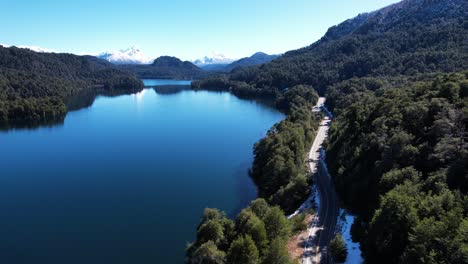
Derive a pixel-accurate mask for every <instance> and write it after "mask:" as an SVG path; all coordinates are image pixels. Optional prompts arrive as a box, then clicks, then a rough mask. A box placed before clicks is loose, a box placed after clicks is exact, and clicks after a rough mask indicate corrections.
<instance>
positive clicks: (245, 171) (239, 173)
mask: <svg viewBox="0 0 468 264" xmlns="http://www.w3.org/2000/svg"><path fill="white" fill-rule="evenodd" d="M251 165H252V162H251V161H244V162H242V163H241V164H240V165H239V166H238V167H237V169H236V171H235V172H234V177H235V179H236V185H237V186H236V189H237V192H238V195H237V197H239V201H238V204H237V205H236V207H235V209H234V210H233V211H231V212H227V214H228V216H229V217H230V218H234V217H235V216H236V215H237V214H238V213H239V212H240V211H241V210H242V209H243V208H245V207H247V206H248V205H249V204H250V202H251V201H252V200H255V199H256V198H257V188H256V185H255V184H254V183H253V181H252V178H251V177H250V176H249V168H250V166H251Z"/></svg>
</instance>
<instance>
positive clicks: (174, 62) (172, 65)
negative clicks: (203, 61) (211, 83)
mask: <svg viewBox="0 0 468 264" xmlns="http://www.w3.org/2000/svg"><path fill="white" fill-rule="evenodd" d="M119 68H120V69H122V70H126V71H130V72H133V73H135V74H136V75H137V76H138V77H140V78H143V79H144V78H148V79H150V78H156V79H190V80H191V79H198V78H201V77H204V76H205V75H206V73H205V72H204V71H203V70H202V69H200V68H199V67H197V66H196V65H194V64H193V63H191V62H189V61H181V60H180V59H178V58H176V57H170V56H161V57H159V58H157V59H156V60H154V62H153V63H152V64H125V65H119Z"/></svg>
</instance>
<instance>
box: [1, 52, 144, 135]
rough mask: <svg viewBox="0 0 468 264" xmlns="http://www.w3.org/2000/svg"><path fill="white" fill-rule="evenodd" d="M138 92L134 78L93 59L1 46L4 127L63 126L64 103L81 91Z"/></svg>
mask: <svg viewBox="0 0 468 264" xmlns="http://www.w3.org/2000/svg"><path fill="white" fill-rule="evenodd" d="M142 87H143V84H142V83H141V81H139V80H138V79H137V78H136V77H135V76H134V75H132V74H129V73H127V72H124V71H121V70H118V69H116V68H115V67H114V66H113V65H112V64H110V63H108V62H106V61H104V60H100V59H97V58H95V57H91V56H76V55H71V54H55V53H37V52H33V51H31V50H28V49H20V48H16V47H11V48H4V47H1V46H0V124H1V125H2V126H15V125H18V124H22V125H33V124H36V123H44V122H52V121H60V120H63V118H64V117H65V115H66V113H67V105H66V101H67V98H69V97H71V96H73V95H76V94H78V93H80V92H83V91H90V90H93V91H96V92H98V91H100V92H105V93H123V92H134V91H138V90H140V89H142Z"/></svg>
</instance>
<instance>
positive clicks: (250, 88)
mask: <svg viewBox="0 0 468 264" xmlns="http://www.w3.org/2000/svg"><path fill="white" fill-rule="evenodd" d="M467 18H468V1H466V0H405V1H402V2H400V3H397V4H394V5H391V6H389V7H386V8H384V9H381V10H378V11H375V12H372V13H368V14H362V15H359V16H358V17H356V18H354V19H350V20H348V21H345V22H343V23H342V24H340V25H338V26H334V27H332V28H330V29H329V30H328V32H327V34H326V35H325V36H324V37H323V38H322V39H320V40H319V41H318V42H316V43H314V44H312V45H310V46H308V47H306V48H303V49H299V50H295V51H291V52H288V53H286V54H285V55H283V56H281V57H280V58H278V59H276V60H274V61H272V62H270V63H267V64H264V65H262V66H260V67H251V68H246V69H240V70H237V71H235V72H233V73H231V74H223V75H219V76H216V77H214V76H213V77H210V78H208V79H205V80H201V81H199V82H195V83H194V84H193V86H194V88H197V89H201V88H207V89H224V90H229V91H231V92H233V93H235V94H238V95H245V96H273V97H277V98H278V97H282V96H284V94H286V93H287V91H288V90H289V89H290V87H293V86H295V85H299V84H305V85H311V86H312V87H314V89H315V90H316V91H318V92H319V93H321V94H325V95H326V96H327V105H328V107H329V108H330V109H331V110H332V111H333V112H334V115H335V116H336V118H335V119H334V121H333V122H332V124H333V125H332V128H331V131H330V138H329V140H328V142H327V163H328V164H329V167H330V172H331V175H332V177H333V179H334V182H335V184H336V188H337V191H338V193H339V196H340V198H341V200H342V203H343V205H344V206H345V207H347V208H349V209H351V210H353V211H354V212H355V213H357V214H358V220H357V221H356V222H355V224H354V225H353V227H352V235H353V239H354V240H356V241H360V242H361V248H362V250H363V254H364V256H365V260H366V262H368V263H467V262H468V239H467V237H468V218H467V215H468V206H467V204H468V198H467V195H466V194H467V191H468V173H467V172H468V164H467V163H468V162H467V160H468V157H467V154H468V144H467V143H466V139H467V129H468V118H467V115H468V108H467V104H468V99H467V96H468V80H467V72H466V70H468V19H467ZM305 120H307V118H305ZM277 128H278V127H275V128H274V129H273V130H274V131H276V132H277V133H278V131H277ZM279 134H281V133H280V132H279ZM279 134H277V135H279ZM296 135H297V134H294V133H293V134H290V135H288V136H286V137H285V138H289V139H291V138H295V137H296ZM273 138H274V137H273V136H272V135H271V134H269V135H268V136H267V137H266V138H265V139H263V140H261V141H260V142H259V143H258V144H257V145H256V147H255V153H256V156H255V160H254V167H253V174H252V175H253V178H254V179H255V181H256V183H257V184H258V188H259V194H260V196H262V197H265V198H267V199H268V201H269V202H271V203H273V204H278V205H280V206H281V207H282V208H283V209H286V210H289V209H290V208H291V207H290V206H291V205H292V204H294V203H293V202H291V198H292V199H293V200H294V199H295V196H294V195H291V194H287V195H285V194H286V193H287V192H286V191H285V190H288V189H289V188H288V187H285V186H292V185H297V184H296V183H297V182H298V180H299V179H301V178H300V177H294V175H297V173H296V171H294V170H293V169H289V170H285V168H287V167H288V166H289V165H287V164H292V163H293V160H294V159H295V158H297V157H298V156H297V155H296V154H297V153H300V151H297V149H296V151H291V152H289V153H288V151H286V149H283V151H279V152H276V153H288V154H287V157H288V159H289V160H287V159H285V157H283V156H281V155H278V157H276V158H274V159H272V160H271V161H266V159H265V158H264V157H263V156H262V155H259V154H258V153H259V152H263V151H262V150H267V151H265V152H270V153H272V152H273V153H275V151H276V150H277V149H273V150H272V149H269V148H268V147H269V146H278V144H276V143H275V142H282V143H283V142H287V140H284V139H283V140H281V141H274V140H273ZM297 142H301V144H305V145H302V146H303V148H306V147H308V146H309V145H307V144H309V141H307V140H305V141H296V142H295V143H297ZM287 145H288V146H295V147H297V146H296V145H294V144H292V143H289V144H287ZM280 149H281V148H280ZM290 150H292V149H290ZM272 155H273V154H272ZM275 164H276V165H277V166H274V165H275ZM281 164H283V165H281ZM285 164H286V165H285ZM290 168H294V166H290ZM279 175H282V177H279ZM298 186H302V185H301V184H299V185H298ZM298 190H301V188H298ZM275 198H279V199H275ZM220 263H221V262H220Z"/></svg>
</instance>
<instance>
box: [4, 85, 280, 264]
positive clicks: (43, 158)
mask: <svg viewBox="0 0 468 264" xmlns="http://www.w3.org/2000/svg"><path fill="white" fill-rule="evenodd" d="M145 84H147V85H150V86H154V85H163V86H164V92H159V91H158V89H153V88H151V89H145V90H143V91H142V92H140V93H137V94H132V95H123V96H118V97H104V96H98V97H97V98H96V99H95V100H94V102H93V103H92V105H91V106H90V107H87V108H84V109H80V110H77V111H73V112H70V113H68V115H67V117H66V119H65V121H64V123H63V124H60V125H56V126H51V127H41V128H37V129H33V130H26V129H17V130H9V131H2V132H0V263H9V264H15V263H50V264H55V263H57V264H58V263H60V264H62V263H80V264H82V263H100V264H102V263H114V264H115V263H141V264H145V263H183V261H184V249H185V247H186V244H187V243H188V242H190V241H192V240H193V239H194V238H195V229H196V226H197V224H198V222H199V218H200V216H201V213H202V211H203V209H204V208H205V207H217V208H221V209H223V210H225V211H226V212H228V214H231V215H232V214H233V213H235V212H237V211H238V210H239V209H240V208H241V207H243V206H245V205H246V204H247V203H248V202H249V201H250V200H251V199H254V198H255V196H256V189H255V186H254V185H253V183H252V182H251V180H250V178H249V176H248V173H247V172H248V169H249V167H250V166H251V163H252V158H253V155H252V147H253V144H254V143H255V142H256V141H258V140H259V139H260V138H262V137H263V136H264V135H265V133H266V132H267V131H268V129H269V128H270V127H271V126H272V125H273V124H274V123H276V122H278V121H279V120H281V119H282V118H284V116H283V115H282V114H281V113H279V112H277V111H276V110H275V109H273V108H271V107H269V106H267V105H265V104H263V103H260V102H257V101H252V100H241V99H239V98H237V97H235V96H233V95H231V94H229V93H217V92H207V91H198V92H196V91H192V90H188V89H183V88H181V87H180V85H186V84H188V82H185V81H182V82H175V83H174V82H167V81H163V80H145ZM174 84H175V85H179V86H174V87H175V89H176V90H174V91H171V90H170V89H171V87H167V85H174Z"/></svg>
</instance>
